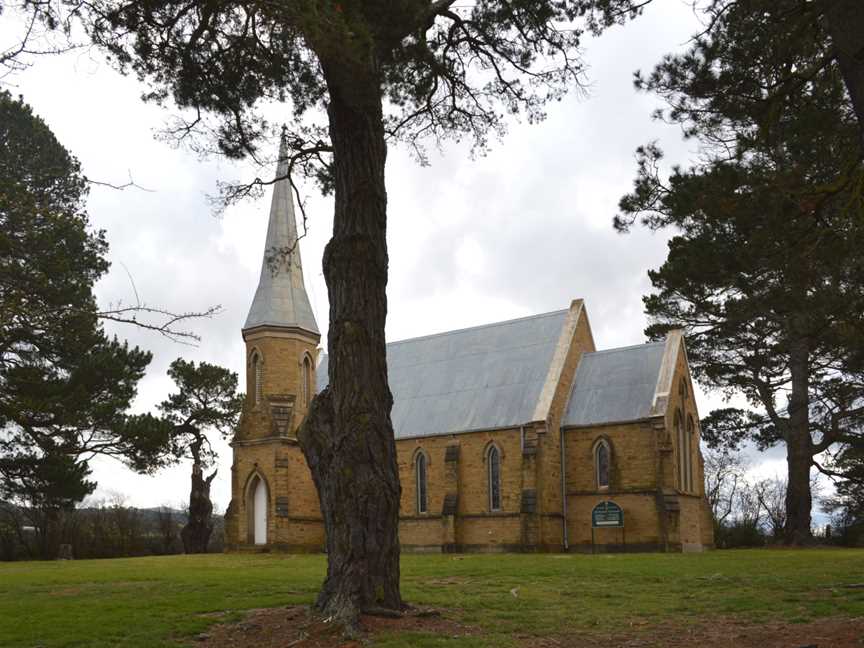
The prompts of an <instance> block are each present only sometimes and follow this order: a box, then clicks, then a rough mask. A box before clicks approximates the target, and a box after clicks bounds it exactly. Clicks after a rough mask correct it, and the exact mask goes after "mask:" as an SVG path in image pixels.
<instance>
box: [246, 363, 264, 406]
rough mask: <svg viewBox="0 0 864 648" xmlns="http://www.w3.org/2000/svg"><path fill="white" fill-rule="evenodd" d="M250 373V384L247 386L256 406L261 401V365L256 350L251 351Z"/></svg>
mask: <svg viewBox="0 0 864 648" xmlns="http://www.w3.org/2000/svg"><path fill="white" fill-rule="evenodd" d="M250 362H251V365H252V367H251V369H252V371H251V375H252V384H251V385H250V386H249V387H250V389H249V392H250V393H251V394H252V398H253V402H254V403H255V406H256V407H257V406H258V405H259V404H260V403H261V395H262V393H263V386H262V383H263V380H262V378H263V373H264V372H263V366H262V364H263V363H262V362H261V354H260V353H258V351H257V350H255V351H253V352H252V359H251V361H250Z"/></svg>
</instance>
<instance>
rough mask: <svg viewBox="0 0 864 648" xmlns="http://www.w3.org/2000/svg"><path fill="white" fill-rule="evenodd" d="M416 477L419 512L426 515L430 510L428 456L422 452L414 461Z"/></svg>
mask: <svg viewBox="0 0 864 648" xmlns="http://www.w3.org/2000/svg"><path fill="white" fill-rule="evenodd" d="M414 477H415V479H416V482H417V512H418V513H426V511H427V510H428V507H427V501H426V455H425V454H423V452H422V451H420V452H418V453H417V458H416V459H415V460H414Z"/></svg>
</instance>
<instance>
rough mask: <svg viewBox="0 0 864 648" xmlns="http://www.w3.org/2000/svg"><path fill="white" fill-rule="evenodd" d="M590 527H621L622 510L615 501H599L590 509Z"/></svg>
mask: <svg viewBox="0 0 864 648" xmlns="http://www.w3.org/2000/svg"><path fill="white" fill-rule="evenodd" d="M591 526H592V527H604V528H605V527H623V526H624V511H623V510H622V509H621V507H620V506H618V505H617V504H616V503H615V502H609V501H606V502H600V503H599V504H598V505H597V506H595V507H594V510H592V511H591Z"/></svg>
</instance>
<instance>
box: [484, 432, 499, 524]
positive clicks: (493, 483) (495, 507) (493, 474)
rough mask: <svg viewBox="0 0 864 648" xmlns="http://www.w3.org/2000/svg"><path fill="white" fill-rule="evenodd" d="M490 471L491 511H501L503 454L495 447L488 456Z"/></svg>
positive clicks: (492, 447) (490, 449)
mask: <svg viewBox="0 0 864 648" xmlns="http://www.w3.org/2000/svg"><path fill="white" fill-rule="evenodd" d="M486 463H487V469H488V470H489V510H490V511H500V510H501V452H500V451H499V450H498V448H496V447H495V446H494V445H493V446H491V447H490V448H489V454H488V455H487V456H486Z"/></svg>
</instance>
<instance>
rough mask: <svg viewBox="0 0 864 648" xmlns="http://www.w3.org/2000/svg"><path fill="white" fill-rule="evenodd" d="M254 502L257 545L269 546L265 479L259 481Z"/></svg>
mask: <svg viewBox="0 0 864 648" xmlns="http://www.w3.org/2000/svg"><path fill="white" fill-rule="evenodd" d="M252 501H253V506H254V507H255V544H256V545H263V544H267V485H266V484H265V483H264V480H263V479H260V478H259V479H258V485H257V486H255V496H254V497H253V498H252Z"/></svg>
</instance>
